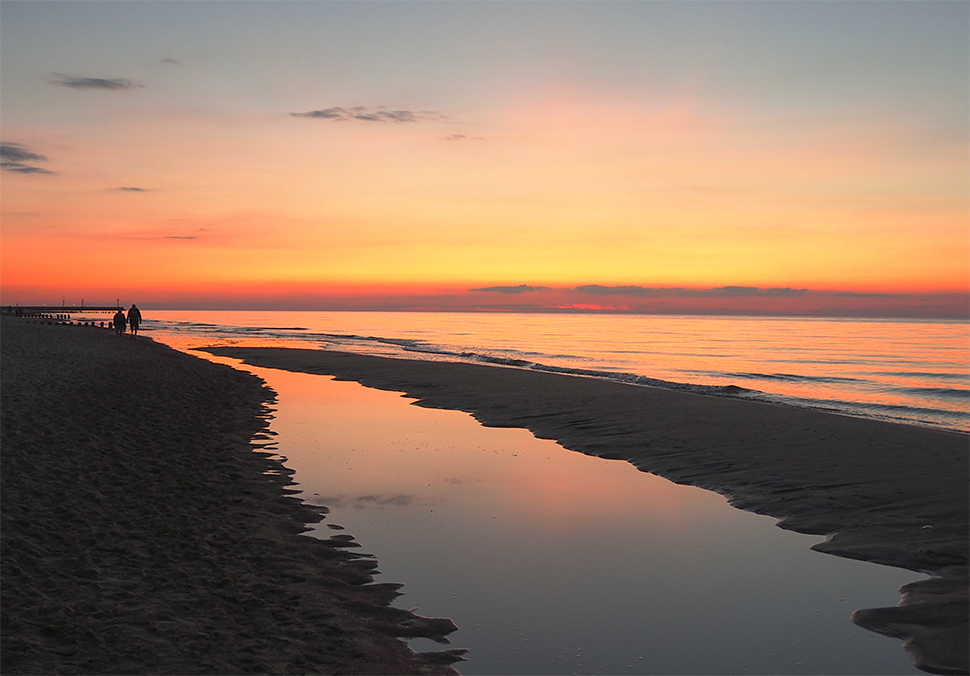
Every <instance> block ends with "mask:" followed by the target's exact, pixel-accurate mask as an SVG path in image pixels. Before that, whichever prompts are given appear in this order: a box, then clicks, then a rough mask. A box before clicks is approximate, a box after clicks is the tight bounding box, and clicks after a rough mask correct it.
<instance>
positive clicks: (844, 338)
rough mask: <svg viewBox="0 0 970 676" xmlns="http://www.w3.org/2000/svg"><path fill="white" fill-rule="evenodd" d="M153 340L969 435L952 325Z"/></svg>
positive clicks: (272, 332) (561, 323)
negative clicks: (447, 368) (636, 389)
mask: <svg viewBox="0 0 970 676" xmlns="http://www.w3.org/2000/svg"><path fill="white" fill-rule="evenodd" d="M145 314H146V318H147V321H146V323H145V326H144V329H146V330H147V333H148V335H152V336H155V337H156V338H157V339H158V340H160V341H162V342H171V343H173V344H178V345H180V346H191V345H248V346H256V345H273V346H291V347H303V348H315V349H324V350H343V351H348V352H355V353H360V354H368V355H380V356H388V357H397V358H404V359H425V360H443V361H462V362H473V363H483V364H490V365H494V366H496V367H505V368H520V369H529V370H536V371H551V372H556V373H566V374H571V375H576V376H581V377H587V378H603V379H607V380H614V381H619V382H625V383H630V384H633V385H638V386H643V387H660V388H668V389H677V390H687V391H692V392H697V393H701V394H706V395H711V396H720V397H737V398H743V399H755V400H760V401H768V402H772V403H776V404H783V405H788V406H798V407H805V408H813V409H820V410H825V411H830V412H833V413H839V414H843V415H849V416H856V417H862V418H873V419H876V420H884V421H890V422H897V423H904V424H908V425H919V426H925V427H935V428H942V429H949V430H957V431H961V432H970V331H968V323H967V322H966V321H964V320H912V319H906V320H903V319H844V318H805V317H733V316H732V317H723V316H672V315H618V314H518V313H509V314H505V313H501V314H499V313H436V312H275V311H209V310H206V311H174V310H166V311H148V312H146V313H145Z"/></svg>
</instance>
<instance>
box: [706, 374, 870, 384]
mask: <svg viewBox="0 0 970 676" xmlns="http://www.w3.org/2000/svg"><path fill="white" fill-rule="evenodd" d="M695 373H705V372H702V371H695ZM706 373H707V374H708V375H712V376H719V377H722V378H741V379H742V380H777V381H781V382H788V383H860V382H865V380H864V379H862V378H849V377H846V376H807V375H798V374H794V373H745V372H732V373H723V372H722V373H716V372H706Z"/></svg>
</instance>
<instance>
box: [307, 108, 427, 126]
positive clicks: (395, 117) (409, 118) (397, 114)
mask: <svg viewBox="0 0 970 676" xmlns="http://www.w3.org/2000/svg"><path fill="white" fill-rule="evenodd" d="M290 116H292V117H305V118H310V119H316V120H335V121H337V122H345V121H348V120H357V121H360V122H398V123H401V122H418V121H423V120H443V119H446V117H445V116H444V115H442V114H441V113H438V112H435V111H433V110H422V111H418V112H415V111H412V110H387V109H386V107H385V106H378V107H377V108H374V109H369V108H367V107H366V106H354V107H352V108H342V107H340V106H333V107H331V108H322V109H320V110H311V111H307V112H305V113H290Z"/></svg>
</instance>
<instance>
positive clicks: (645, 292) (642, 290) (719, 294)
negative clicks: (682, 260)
mask: <svg viewBox="0 0 970 676" xmlns="http://www.w3.org/2000/svg"><path fill="white" fill-rule="evenodd" d="M574 290H575V291H579V292H580V293H589V294H596V295H619V296H647V297H659V296H668V297H681V298H684V297H686V298H712V297H713V298H723V297H731V298H737V297H751V296H756V297H773V298H777V297H783V296H802V295H804V294H806V293H808V290H807V289H792V288H788V287H786V288H769V289H759V288H757V287H754V286H719V287H717V288H713V289H684V288H681V287H672V288H665V287H662V286H661V287H649V286H601V285H599V284H587V285H585V286H577V287H576V288H575V289H574Z"/></svg>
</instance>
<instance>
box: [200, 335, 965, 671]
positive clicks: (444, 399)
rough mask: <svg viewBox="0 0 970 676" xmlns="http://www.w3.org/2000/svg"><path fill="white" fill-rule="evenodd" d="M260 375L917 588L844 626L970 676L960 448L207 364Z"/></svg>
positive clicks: (498, 386) (369, 360) (385, 380)
mask: <svg viewBox="0 0 970 676" xmlns="http://www.w3.org/2000/svg"><path fill="white" fill-rule="evenodd" d="M205 351H208V352H211V353H213V354H217V355H221V356H226V357H233V358H236V359H241V360H242V361H243V362H245V363H247V364H251V365H253V366H259V367H264V368H279V369H284V370H289V371H299V372H306V373H317V374H325V375H333V376H336V378H337V379H338V380H353V381H357V382H360V383H362V384H364V385H366V386H368V387H375V388H378V389H385V390H392V391H398V392H403V393H405V394H406V395H407V396H410V397H414V398H416V399H417V400H418V402H417V403H418V404H419V405H421V406H427V407H430V408H447V409H456V410H462V411H466V412H469V413H472V414H473V415H474V416H475V417H476V418H477V419H478V420H479V421H480V422H481V423H482V424H484V425H487V426H497V427H524V428H527V429H529V430H531V431H532V432H533V433H534V434H535V435H536V436H537V437H540V438H548V439H555V440H556V441H558V442H559V443H561V444H562V445H563V446H565V447H566V448H568V449H571V450H576V451H580V452H583V453H587V454H590V455H597V456H601V457H608V458H619V459H625V460H628V461H629V462H631V463H632V464H634V465H635V466H637V467H638V468H640V469H642V470H644V471H650V472H653V473H656V474H659V475H661V476H664V477H666V478H668V479H672V480H674V481H676V482H678V483H687V484H692V485H696V486H700V487H702V488H708V489H711V490H715V491H717V492H720V493H724V494H726V495H727V496H729V499H730V501H731V502H732V504H734V505H735V506H737V507H740V508H743V509H746V510H750V511H755V512H758V513H763V514H770V515H772V516H775V517H778V518H779V519H781V523H780V524H779V525H781V526H782V527H783V528H787V529H791V530H795V531H798V532H803V533H814V534H823V535H828V536H829V538H828V539H827V540H826V541H825V542H823V543H820V544H819V545H816V546H815V547H814V549H817V550H819V551H822V552H826V553H830V554H836V555H840V556H846V557H849V558H856V559H862V560H866V561H872V562H877V563H882V564H886V565H892V566H897V567H902V568H908V569H911V570H915V571H921V572H927V573H930V574H932V575H934V576H936V577H933V578H931V579H930V580H927V581H925V582H918V583H914V584H912V585H907V586H906V587H904V588H903V591H904V596H903V600H902V605H900V606H898V607H896V608H891V609H875V610H871V611H860V612H859V613H857V615H856V617H855V619H856V621H857V622H858V623H859V624H861V625H863V626H865V627H867V628H869V629H872V630H874V631H879V632H882V633H886V634H889V635H894V636H898V637H900V638H903V639H904V641H905V642H906V644H907V649H908V650H909V651H910V653H911V655H912V657H913V659H914V662H915V663H916V664H917V666H920V667H921V668H923V669H926V670H928V671H934V672H940V673H961V670H962V671H963V672H965V671H966V669H967V649H966V648H967V631H966V628H967V625H966V621H967V563H968V562H967V550H968V540H970V538H968V530H970V528H968V524H970V518H968V512H970V507H968V502H970V499H968V494H970V482H968V436H967V435H966V434H962V433H958V432H949V431H940V430H932V429H927V428H921V427H913V426H907V425H898V424H891V423H883V422H878V421H872V420H864V419H860V418H850V417H846V416H840V415H834V414H829V413H824V412H820V411H813V410H808V409H797V408H793V407H786V406H776V405H771V404H764V403H760V402H752V401H744V400H739V399H732V398H721V397H707V396H703V395H697V394H692V393H683V392H675V391H670V390H658V389H654V388H643V387H635V386H630V385H624V384H620V383H613V382H606V381H602V380H596V379H590V378H580V377H575V376H566V375H559V374H550V373H538V372H532V371H524V370H519V369H505V368H496V367H492V366H484V365H475V364H463V363H455V362H450V363H447V362H424V361H418V360H402V359H392V358H386V357H368V356H362V355H355V354H349V353H342V352H335V351H329V350H305V349H287V348H232V347H214V348H205Z"/></svg>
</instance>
